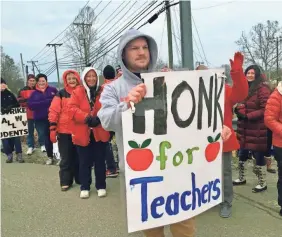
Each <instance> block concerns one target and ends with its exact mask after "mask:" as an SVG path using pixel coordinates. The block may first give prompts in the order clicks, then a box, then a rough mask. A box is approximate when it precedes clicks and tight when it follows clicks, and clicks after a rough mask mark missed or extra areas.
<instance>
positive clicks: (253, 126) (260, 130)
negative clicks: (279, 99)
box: [237, 82, 271, 152]
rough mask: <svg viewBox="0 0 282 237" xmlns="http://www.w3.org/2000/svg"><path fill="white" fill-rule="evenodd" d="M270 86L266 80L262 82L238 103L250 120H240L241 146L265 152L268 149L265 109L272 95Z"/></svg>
mask: <svg viewBox="0 0 282 237" xmlns="http://www.w3.org/2000/svg"><path fill="white" fill-rule="evenodd" d="M270 93H271V91H270V88H269V87H268V85H267V84H266V83H264V82H262V83H260V84H259V85H258V87H257V89H256V91H255V93H254V94H253V95H252V96H248V97H247V99H246V100H245V101H244V102H243V103H242V104H241V105H238V106H237V108H238V109H239V111H240V113H242V114H245V115H246V116H247V117H248V120H238V124H237V127H238V139H239V142H240V148H242V149H248V150H252V151H260V152H265V151H266V150H267V128H266V126H265V124H264V111H265V106H266V102H267V100H268V98H269V96H270Z"/></svg>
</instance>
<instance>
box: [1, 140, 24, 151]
mask: <svg viewBox="0 0 282 237" xmlns="http://www.w3.org/2000/svg"><path fill="white" fill-rule="evenodd" d="M2 144H3V150H4V153H5V154H6V155H9V154H12V153H13V151H16V153H17V154H19V153H22V144H21V138H20V137H10V138H4V139H2Z"/></svg>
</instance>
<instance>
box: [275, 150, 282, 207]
mask: <svg viewBox="0 0 282 237" xmlns="http://www.w3.org/2000/svg"><path fill="white" fill-rule="evenodd" d="M274 158H275V160H276V161H277V167H278V182H277V190H278V205H279V206H280V207H281V208H282V148H281V147H274Z"/></svg>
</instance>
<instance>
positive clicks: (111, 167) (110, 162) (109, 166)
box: [105, 142, 117, 172]
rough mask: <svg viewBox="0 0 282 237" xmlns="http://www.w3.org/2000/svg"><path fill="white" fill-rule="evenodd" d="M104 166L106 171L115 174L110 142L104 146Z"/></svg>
mask: <svg viewBox="0 0 282 237" xmlns="http://www.w3.org/2000/svg"><path fill="white" fill-rule="evenodd" d="M105 152H106V154H105V156H106V164H107V169H108V170H110V171H111V172H116V169H117V167H116V162H115V158H114V154H113V149H112V144H111V143H110V142H107V145H106V151H105Z"/></svg>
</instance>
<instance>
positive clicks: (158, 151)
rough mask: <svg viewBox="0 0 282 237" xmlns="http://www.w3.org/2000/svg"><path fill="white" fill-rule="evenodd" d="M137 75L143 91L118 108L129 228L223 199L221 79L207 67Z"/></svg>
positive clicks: (167, 220) (166, 220) (163, 221)
mask: <svg viewBox="0 0 282 237" xmlns="http://www.w3.org/2000/svg"><path fill="white" fill-rule="evenodd" d="M142 78H143V79H144V81H145V84H146V87H147V94H146V97H145V98H144V99H143V101H142V102H141V103H139V104H137V105H136V106H135V108H136V111H135V113H134V114H132V112H131V110H127V111H126V112H124V113H123V114H122V123H123V144H124V157H125V180H126V200H127V222H128V232H129V233H131V232H135V231H139V230H144V229H150V228H154V227H158V226H164V225H168V224H172V223H176V222H180V221H183V220H187V219H189V218H191V217H194V216H196V215H198V214H200V213H202V212H205V211H207V210H208V209H210V208H212V207H214V206H216V205H218V204H219V203H221V202H222V141H221V136H220V134H221V131H222V125H223V113H224V92H225V90H224V89H225V87H224V80H223V79H222V78H217V75H215V74H214V71H213V70H206V71H183V72H165V73H150V74H144V75H142Z"/></svg>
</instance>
